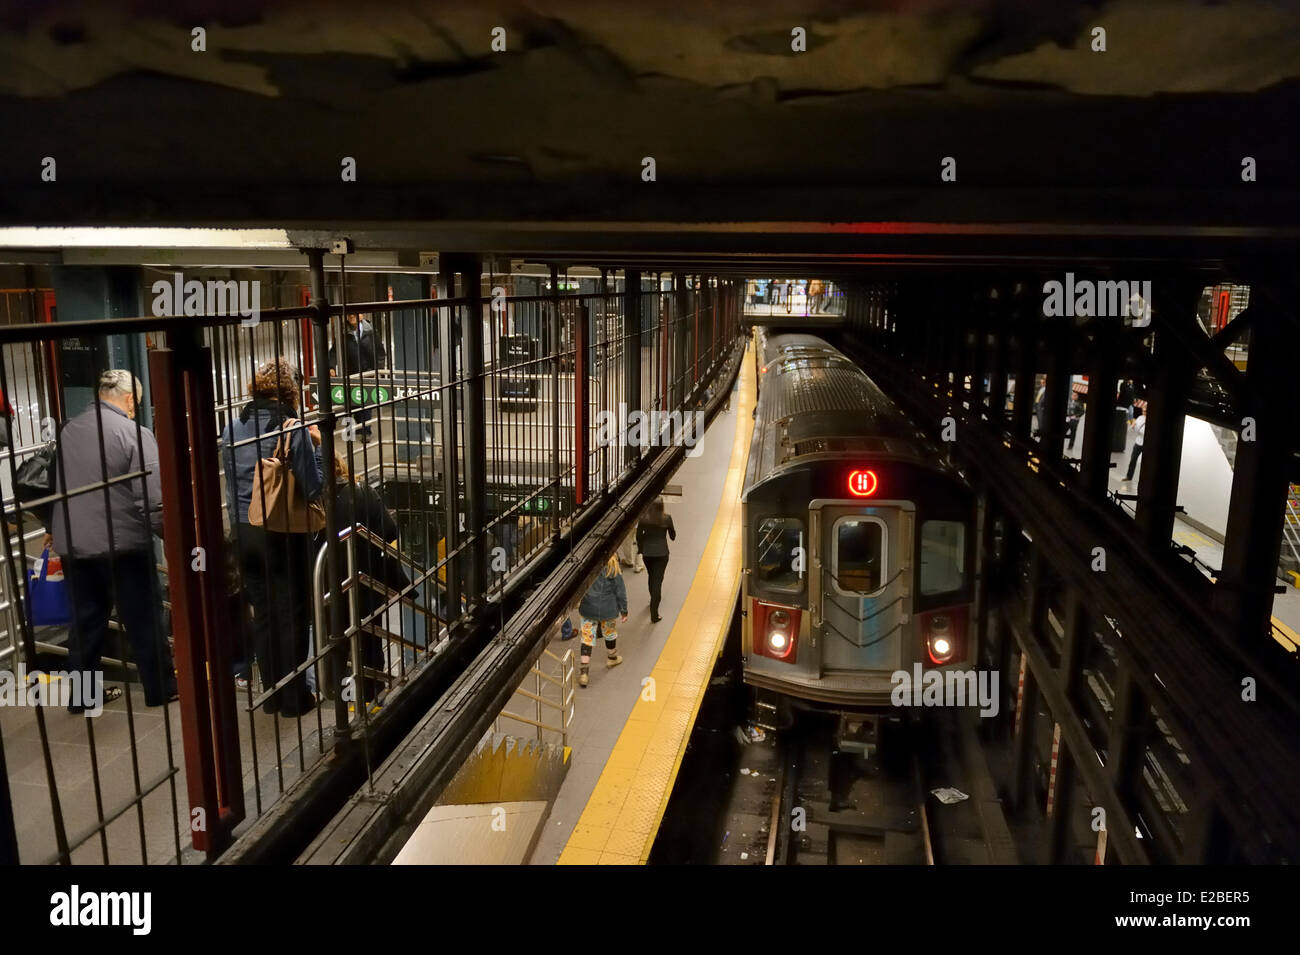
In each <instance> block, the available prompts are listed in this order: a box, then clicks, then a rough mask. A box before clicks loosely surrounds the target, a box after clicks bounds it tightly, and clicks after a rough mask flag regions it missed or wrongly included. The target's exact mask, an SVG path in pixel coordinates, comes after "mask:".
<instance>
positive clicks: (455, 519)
mask: <svg viewBox="0 0 1300 955" xmlns="http://www.w3.org/2000/svg"><path fill="white" fill-rule="evenodd" d="M438 269H439V271H438V297H439V298H455V297H456V276H455V273H454V272H453V271H451V270H450V269H448V268H447V265H446V263H445V262H444V261H443V260H442V259H439V262H438ZM457 325H458V322H457V318H456V309H455V306H452V305H444V306H441V307H440V308H439V309H438V378H439V384H440V385H441V386H442V397H441V399H440V403H441V405H442V428H441V431H442V434H441V438H442V500H443V540H444V541H445V542H446V557H447V563H446V566H445V567H444V568H443V570H444V573H445V575H446V578H447V581H446V584H447V608H446V614H445V615H446V617H447V620H448V621H455V620H458V619H459V618H460V598H461V593H460V567H461V563H462V562H461V560H460V558H459V556H458V555H457V551H458V550H459V548H460V514H461V510H460V458H459V455H458V453H457V452H458V451H459V448H460V437H459V434H458V433H457V432H458V429H457V427H456V424H457V419H458V417H459V414H458V410H457V409H458V407H459V405H460V400H459V395H460V391H459V386H458V385H457V384H456V379H457V374H458V371H459V362H458V361H457V360H456V355H457V352H458V351H459V348H458V343H459V341H460V338H459V334H458V331H459V329H458V328H457Z"/></svg>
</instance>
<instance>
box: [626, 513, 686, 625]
mask: <svg viewBox="0 0 1300 955" xmlns="http://www.w3.org/2000/svg"><path fill="white" fill-rule="evenodd" d="M669 538H672V539H673V540H677V528H675V527H673V519H672V517H670V516H669V515H668V514H667V513H666V512H665V511H664V499H663V498H662V497H661V498H657V499H656V500H655V502H654V503H653V504H651V505H650V510H649V511H648V512H647V513H646V515H645V517H643V518H641V522H640V523H639V524H637V526H636V549H637V553H639V554H640V555H641V556H642V557H644V558H645V566H646V570H647V571H649V574H650V622H651V623H658V622H659V621H660V620H661V619H662V618H661V617H660V616H659V601H660V598H662V597H663V589H664V571H665V570H667V569H668V539H669Z"/></svg>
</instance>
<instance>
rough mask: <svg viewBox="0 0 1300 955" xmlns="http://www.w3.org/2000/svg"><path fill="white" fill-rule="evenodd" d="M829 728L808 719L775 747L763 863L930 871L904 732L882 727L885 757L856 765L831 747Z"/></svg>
mask: <svg viewBox="0 0 1300 955" xmlns="http://www.w3.org/2000/svg"><path fill="white" fill-rule="evenodd" d="M832 726H833V724H831V723H829V721H820V720H812V719H808V720H805V721H803V723H802V724H801V725H800V726H799V727H797V728H796V729H794V730H792V731H791V732H790V733H788V734H787V735H786V736H785V737H784V738H782V739H781V740H780V741H778V742H777V743H776V744H775V745H776V749H777V751H778V754H779V755H778V769H777V777H776V785H774V786H773V787H772V795H771V812H770V815H769V827H768V832H767V851H766V853H765V858H764V861H765V863H766V864H767V865H907V864H914V865H920V864H925V865H934V864H935V843H934V839H933V828H932V827H931V825H930V821H929V818H928V813H927V809H926V791H925V788H924V785H923V783H922V774H921V766H920V762H919V761H918V760H917V758H916V755H915V750H914V748H913V747H912V746H910V745H906V744H907V743H908V741H909V739H908V738H910V736H911V730H912V727H911V726H910V725H909V724H907V723H906V722H903V721H899V722H898V723H897V724H894V723H891V724H889V726H890V729H891V730H892V732H890V733H889V734H888V736H889V737H891V738H890V739H889V740H888V741H887V742H886V743H885V745H886V746H889V747H891V750H890V753H889V754H888V755H887V754H886V753H885V750H884V747H882V749H881V750H879V751H877V753H876V754H873V755H872V757H870V758H863V757H862V756H861V755H860V754H858V753H856V752H845V751H842V750H839V749H837V748H836V747H835V745H834V738H833V733H832V732H831V728H832ZM893 747H896V748H897V749H892V748H893Z"/></svg>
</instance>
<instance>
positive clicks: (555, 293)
mask: <svg viewBox="0 0 1300 955" xmlns="http://www.w3.org/2000/svg"><path fill="white" fill-rule="evenodd" d="M550 306H551V481H552V482H554V483H553V484H552V486H551V491H552V497H551V521H552V523H551V540H553V541H558V540H559V539H560V491H561V489H562V488H563V487H564V481H563V480H562V478H561V476H560V273H559V269H558V268H556V266H554V265H552V266H551V301H550ZM574 379H575V381H576V380H577V376H576V375H575V376H574Z"/></svg>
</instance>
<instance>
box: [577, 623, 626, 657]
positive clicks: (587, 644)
mask: <svg viewBox="0 0 1300 955" xmlns="http://www.w3.org/2000/svg"><path fill="white" fill-rule="evenodd" d="M597 626H599V627H600V632H601V635H602V636H603V637H604V638H605V649H606V650H608V651H609V652H610V654H611V655H612V654H613V653H614V645H615V643H616V642H617V641H618V621H617V620H588V619H587V618H586V617H583V618H582V650H581V652H580V653H579V659H580V660H581V661H582V662H583V663H586V662H587V661H588V660H590V659H591V645H592V644H593V643H595V642H596V627H597Z"/></svg>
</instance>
